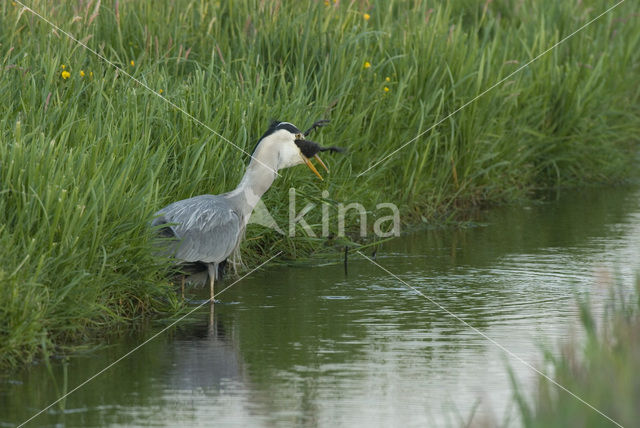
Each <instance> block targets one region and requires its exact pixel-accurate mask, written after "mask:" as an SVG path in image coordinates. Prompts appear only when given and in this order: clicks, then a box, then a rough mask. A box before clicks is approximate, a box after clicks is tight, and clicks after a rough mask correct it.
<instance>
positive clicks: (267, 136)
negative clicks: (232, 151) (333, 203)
mask: <svg viewBox="0 0 640 428" xmlns="http://www.w3.org/2000/svg"><path fill="white" fill-rule="evenodd" d="M327 123H328V121H318V122H316V123H314V124H313V126H312V127H311V128H309V129H308V130H307V131H305V132H302V131H300V130H299V129H298V128H297V127H296V126H295V125H293V124H291V123H289V122H278V121H273V122H271V125H270V126H269V129H267V131H266V132H265V133H264V135H262V137H261V138H260V141H258V144H257V145H256V148H255V150H254V155H253V156H255V157H258V158H260V157H261V156H268V155H274V154H275V155H277V159H278V160H277V169H283V168H290V167H292V166H296V165H301V164H306V165H307V166H308V167H309V169H310V170H311V171H313V173H314V174H316V175H317V176H318V178H320V180H322V176H321V175H320V173H319V172H318V170H317V169H316V167H315V166H314V165H313V164H312V163H311V158H315V159H316V160H317V161H318V162H319V163H320V165H322V167H323V168H324V169H325V170H326V171H327V172H329V170H328V169H327V166H326V165H325V163H324V162H322V159H320V156H318V153H320V152H325V151H330V152H342V151H343V149H341V148H339V147H322V146H320V145H319V144H318V143H315V142H313V141H310V140H307V139H306V136H307V135H309V133H310V132H311V131H313V130H314V129H315V128H318V127H321V126H324V125H326V124H327Z"/></svg>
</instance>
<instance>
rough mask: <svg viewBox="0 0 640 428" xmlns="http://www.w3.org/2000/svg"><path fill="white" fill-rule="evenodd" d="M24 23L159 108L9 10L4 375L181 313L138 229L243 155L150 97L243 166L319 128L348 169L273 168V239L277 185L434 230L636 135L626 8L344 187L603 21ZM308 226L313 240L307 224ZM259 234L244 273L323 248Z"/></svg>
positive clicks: (586, 5)
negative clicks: (317, 123) (277, 172)
mask: <svg viewBox="0 0 640 428" xmlns="http://www.w3.org/2000/svg"><path fill="white" fill-rule="evenodd" d="M30 6H31V7H33V8H34V9H35V10H38V11H41V12H42V13H45V14H46V15H47V17H48V19H50V20H51V21H53V22H55V23H56V24H58V25H60V26H61V27H62V28H64V29H65V31H68V32H70V33H72V34H73V35H74V37H76V38H77V39H78V40H81V41H83V43H86V44H87V45H88V46H90V47H91V48H92V49H95V50H96V51H97V52H99V53H100V54H101V55H103V56H104V57H106V58H108V59H109V61H112V62H113V63H115V64H117V65H118V66H119V67H121V68H122V69H123V70H124V71H126V72H127V73H130V74H132V75H133V76H135V77H136V78H137V79H139V80H141V81H143V82H145V84H147V85H149V87H151V88H152V89H153V90H154V91H155V93H152V92H150V91H148V90H146V89H145V88H143V87H141V86H140V85H138V84H137V83H135V82H134V81H132V80H131V79H129V78H128V77H127V76H125V75H124V74H123V73H122V72H119V71H118V70H116V69H114V68H113V67H111V66H110V65H108V64H107V63H105V62H104V61H102V60H101V59H99V58H98V57H96V56H95V55H93V54H92V53H90V52H89V51H87V50H85V49H83V48H82V47H80V46H79V45H78V44H76V43H75V42H73V41H71V40H70V39H68V38H67V37H66V36H65V35H63V34H60V32H58V31H55V30H53V29H52V28H51V27H50V26H49V25H48V24H46V23H45V22H43V21H41V20H39V19H38V18H36V17H35V16H33V15H32V14H30V13H29V12H27V11H25V10H23V9H22V8H20V7H19V5H17V4H15V5H14V4H12V2H3V3H2V4H0V28H2V29H3V30H4V31H2V32H1V33H0V142H1V143H0V225H1V226H0V266H1V268H0V269H1V270H0V277H1V278H2V284H3V286H2V291H0V346H2V347H3V349H2V351H3V352H1V353H0V361H1V363H2V364H5V363H9V364H17V363H20V362H24V361H28V360H29V359H30V358H33V357H35V356H37V355H38V353H40V352H41V351H42V349H43V348H44V347H45V346H46V347H47V349H53V345H54V344H56V345H60V344H62V343H66V342H67V341H69V340H70V339H71V340H76V341H77V340H79V339H82V338H84V337H85V336H86V335H87V334H88V333H87V332H89V331H95V330H104V329H106V328H108V327H109V326H111V325H114V324H118V323H121V322H123V321H127V320H131V319H133V318H135V317H138V316H140V315H142V314H148V313H153V312H158V311H165V310H167V309H168V308H169V309H174V308H176V307H177V305H176V304H175V302H174V300H173V298H172V290H171V287H170V286H169V284H167V283H166V280H164V279H163V273H164V271H163V270H164V269H165V268H166V263H165V262H162V261H158V260H156V259H155V258H154V257H153V256H152V252H151V243H150V239H149V231H148V228H147V223H148V220H149V219H150V218H151V215H152V213H153V212H154V211H155V210H156V209H158V208H160V207H161V206H163V205H164V204H167V203H168V202H171V201H174V200H177V199H180V198H185V197H189V196H193V195H196V194H201V193H221V192H224V191H227V190H229V189H231V188H233V187H234V186H235V185H236V184H237V182H238V181H239V180H240V177H241V175H242V173H243V170H244V166H245V163H246V156H244V155H242V154H241V153H239V152H238V151H237V150H236V149H235V148H233V147H232V146H231V145H229V144H228V143H226V142H225V141H224V140H222V139H221V138H219V137H218V136H216V135H212V134H211V132H210V131H209V130H207V129H206V128H204V127H202V126H199V125H197V124H196V123H194V121H193V120H191V119H190V118H189V117H187V116H186V115H184V114H183V113H182V112H180V111H178V110H176V109H174V108H172V107H170V106H169V105H168V104H167V103H166V102H165V101H164V100H163V99H162V98H161V97H159V96H158V94H161V95H162V96H163V97H166V98H167V99H168V100H170V101H172V102H174V103H176V104H177V105H179V106H180V107H181V108H182V109H184V110H185V111H187V112H189V113H190V114H192V115H193V116H194V117H196V118H198V119H199V120H200V121H202V122H204V123H206V124H207V125H208V126H209V127H210V128H212V129H215V130H217V131H218V132H220V133H221V134H222V135H224V136H225V137H226V138H228V139H230V140H232V141H233V142H234V143H235V144H237V145H238V146H240V147H242V148H244V149H245V150H246V151H248V152H249V151H251V149H252V147H253V146H254V145H255V142H256V139H257V137H258V136H259V135H261V133H262V132H263V131H264V128H265V126H266V124H267V123H268V121H269V119H270V118H280V119H283V120H289V121H292V122H294V123H297V124H299V125H300V126H305V125H307V124H310V123H311V122H313V121H314V120H316V119H319V118H329V119H331V120H332V124H331V127H329V128H326V129H324V130H323V131H322V133H321V136H320V137H319V140H320V141H321V142H323V143H325V144H326V143H331V144H332V145H333V144H335V145H340V146H346V147H347V148H348V149H349V155H348V156H344V157H339V156H337V157H335V158H334V159H331V161H330V163H331V166H332V173H331V176H330V179H329V180H327V181H325V182H322V183H321V182H318V181H317V180H315V178H314V177H313V176H311V175H309V174H308V172H306V171H304V169H303V168H299V169H292V170H287V171H284V172H283V176H284V178H283V179H280V180H278V181H277V182H276V184H275V186H274V188H273V189H271V191H270V192H268V193H267V195H266V197H265V203H266V204H267V206H268V207H269V209H270V211H271V213H272V214H273V215H274V217H275V219H276V221H277V222H278V223H279V224H281V225H283V224H286V222H287V218H288V200H287V197H288V192H287V190H288V188H289V187H290V186H296V187H297V188H299V189H304V192H305V193H306V194H307V195H309V198H310V200H313V198H316V199H315V200H316V201H317V198H319V197H320V196H319V195H320V193H321V191H322V190H328V191H329V192H330V199H331V200H332V201H345V202H351V201H358V202H361V203H362V204H364V205H365V206H366V207H367V208H368V209H371V210H373V208H374V207H375V206H376V204H378V203H380V202H394V203H396V204H398V205H399V206H400V207H401V209H402V214H403V219H404V221H406V222H413V221H422V220H424V221H439V220H442V219H443V218H448V216H452V215H453V216H455V215H456V213H460V212H463V211H464V210H465V209H466V208H468V207H469V206H471V205H478V204H487V203H499V202H504V201H513V200H518V199H521V198H525V197H527V196H529V195H530V194H531V192H533V191H534V190H536V189H539V188H546V187H549V186H558V185H576V184H579V183H585V182H589V183H594V182H616V181H620V180H624V179H625V178H626V177H628V175H629V173H630V171H632V165H633V157H632V156H631V154H632V153H635V151H636V150H637V143H638V135H640V132H638V131H639V126H638V125H639V120H638V117H639V114H638V105H639V104H638V100H639V98H640V89H639V88H638V86H637V85H636V84H635V80H636V79H635V76H636V75H637V73H638V64H639V56H640V49H639V47H640V46H639V45H640V29H639V27H638V26H637V25H635V22H634V18H633V17H634V15H633V13H634V12H635V11H636V10H635V9H634V7H633V6H632V2H625V3H624V4H622V5H621V6H619V7H618V8H617V9H616V10H615V12H614V13H611V14H609V15H607V16H605V17H603V18H602V19H601V20H599V21H598V22H597V23H594V24H593V25H592V26H590V27H588V28H587V29H586V30H584V31H582V32H580V33H578V34H577V35H576V36H575V37H573V38H571V39H570V40H568V41H567V42H566V43H563V44H562V45H560V46H558V48H557V49H555V50H554V51H553V52H552V53H550V54H548V55H546V56H543V57H542V58H540V59H539V60H538V61H536V62H535V63H534V64H532V65H531V66H530V67H528V68H527V69H526V70H523V71H522V72H521V73H519V74H517V75H514V76H513V77H512V78H511V79H509V81H507V82H505V83H504V84H503V85H500V86H499V87H497V88H495V89H494V90H493V91H492V92H491V93H490V94H487V95H486V96H483V97H481V98H480V99H478V100H477V101H476V102H474V103H473V104H472V105H470V106H468V107H467V108H465V109H464V110H462V111H460V112H459V113H458V114H456V115H455V116H452V117H451V118H450V119H448V120H446V121H444V122H443V123H442V124H440V125H438V126H437V127H435V128H434V129H433V130H432V131H430V132H428V133H426V134H425V135H423V136H422V137H420V138H419V139H418V140H417V141H415V142H414V143H412V144H411V145H409V146H407V147H406V148H405V149H404V150H402V151H401V152H399V153H398V154H397V155H395V156H393V157H391V158H390V159H389V160H388V161H385V162H384V163H383V164H381V165H380V166H379V167H378V168H375V169H373V170H372V171H370V172H369V173H367V174H366V175H364V176H362V177H359V178H355V176H356V175H357V174H358V173H359V172H360V171H363V170H365V169H366V168H367V167H368V166H369V165H371V164H372V163H373V162H375V161H376V160H377V159H380V158H381V157H383V156H384V155H386V154H388V153H391V152H392V151H393V150H395V149H396V148H397V147H398V146H399V145H400V144H402V143H404V142H406V141H409V140H411V139H412V138H414V137H415V136H416V135H417V134H418V132H420V131H422V130H424V129H427V128H428V127H430V126H431V125H432V124H434V123H436V122H437V121H438V120H439V119H440V118H442V117H444V116H446V115H447V114H449V113H450V112H452V111H454V110H455V109H457V108H458V107H460V106H461V105H463V104H464V103H465V102H467V101H468V100H470V99H472V98H474V97H475V96H477V95H478V94H480V93H481V92H482V91H483V90H484V89H485V88H487V87H489V86H491V85H492V84H494V83H495V82H497V81H498V80H500V79H502V78H504V77H505V76H507V75H509V73H511V72H512V71H514V70H515V69H516V68H517V67H518V66H519V65H521V64H524V63H525V62H526V61H528V60H530V59H532V58H534V57H535V56H536V55H537V54H539V53H541V52H543V51H544V50H545V49H547V48H548V47H549V46H551V45H553V44H554V43H556V42H558V41H560V40H561V39H562V38H563V37H564V36H566V35H568V34H570V33H571V32H572V31H573V30H575V29H576V28H578V27H579V26H580V25H582V24H583V23H585V22H586V21H587V20H588V19H590V18H592V17H593V16H595V14H597V13H599V12H600V11H602V10H604V9H605V8H606V7H608V6H610V4H609V3H608V2H606V1H604V0H587V1H583V2H579V3H574V2H556V1H553V0H542V1H537V0H536V1H533V0H528V1H524V2H522V1H510V0H504V1H494V2H490V3H487V4H486V5H484V6H482V5H479V4H477V3H476V2H467V1H455V2H447V3H445V4H442V5H436V4H433V3H432V2H426V1H415V2H404V1H372V2H366V3H362V2H339V3H335V2H334V3H331V2H329V5H325V3H324V2H314V3H312V4H310V5H309V4H303V3H302V2H286V3H282V2H263V1H252V0H243V1H237V2H199V1H194V0H178V1H172V2H115V1H102V2H94V1H80V2H54V1H50V0H39V1H33V2H31V3H30ZM365 14H367V17H368V18H365ZM365 64H368V65H369V66H368V67H365ZM63 66H64V67H63ZM300 202H301V206H302V205H303V200H302V198H301V201H300ZM334 214H335V213H334ZM320 215H321V214H320V210H315V211H313V212H311V213H309V214H308V215H307V216H306V219H307V222H308V223H309V224H311V225H316V226H315V227H317V225H318V224H319V223H320ZM445 216H446V217H445ZM336 227H337V226H336V225H335V224H332V230H333V231H334V232H335V229H336ZM259 233H260V234H261V238H260V239H253V240H248V241H246V243H245V245H244V246H243V252H244V255H245V260H248V261H249V262H251V261H252V260H255V259H258V258H260V257H261V256H262V255H264V254H273V252H274V251H277V250H283V251H284V252H285V253H286V254H288V255H289V256H294V255H300V254H305V255H306V254H309V253H311V252H313V251H315V250H317V249H319V248H321V247H322V246H323V245H324V244H325V242H324V240H322V239H318V238H315V239H311V238H309V237H306V236H304V235H303V234H302V235H301V234H298V236H296V237H287V236H281V235H278V234H277V233H275V232H273V231H260V232H259Z"/></svg>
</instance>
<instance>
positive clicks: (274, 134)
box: [151, 120, 342, 303]
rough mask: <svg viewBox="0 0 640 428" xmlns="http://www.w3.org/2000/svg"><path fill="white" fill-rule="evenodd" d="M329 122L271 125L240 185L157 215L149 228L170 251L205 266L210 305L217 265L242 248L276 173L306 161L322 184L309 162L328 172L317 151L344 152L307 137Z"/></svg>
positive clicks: (254, 153)
mask: <svg viewBox="0 0 640 428" xmlns="http://www.w3.org/2000/svg"><path fill="white" fill-rule="evenodd" d="M327 123H328V121H327V120H320V121H318V122H315V123H314V124H313V125H312V126H311V127H310V128H309V129H307V130H306V131H305V132H301V131H300V130H299V129H298V128H297V127H296V126H294V125H293V124H291V123H289V122H278V121H274V122H272V123H271V125H270V126H269V129H267V131H266V132H265V133H264V134H263V135H262V137H261V138H260V140H259V141H258V143H257V144H256V147H255V149H254V151H253V155H252V156H251V160H250V162H249V166H248V167H247V170H246V171H245V174H244V176H243V177H242V180H241V181H240V184H238V187H236V188H235V189H234V190H232V191H230V192H228V193H223V194H220V195H199V196H195V197H192V198H189V199H184V200H181V201H177V202H174V203H172V204H170V205H167V206H166V207H164V208H162V209H161V210H159V211H158V212H156V213H155V215H154V217H155V218H154V219H153V221H152V223H151V225H152V226H153V227H157V228H158V230H159V233H160V234H161V235H162V236H163V237H166V238H171V243H170V244H169V246H168V248H167V251H168V253H169V254H170V255H171V256H173V257H174V258H175V259H176V260H178V261H179V262H182V263H192V264H199V265H202V264H204V265H206V269H207V273H208V282H209V289H210V293H211V303H213V301H214V300H213V298H214V282H215V280H216V279H218V276H219V274H220V272H219V269H218V267H219V265H220V264H221V263H223V262H225V261H226V260H227V258H228V257H229V255H231V253H232V252H233V251H234V250H235V249H236V248H237V246H238V245H239V244H240V240H241V239H242V236H243V232H244V229H245V227H246V225H247V222H248V221H249V217H250V215H251V212H252V211H253V208H254V207H255V206H256V204H257V203H258V201H259V200H260V198H261V197H262V195H263V194H264V193H265V192H266V191H267V190H268V189H269V187H271V184H272V183H273V182H274V180H275V179H276V176H277V175H278V174H277V171H278V170H280V169H284V168H289V167H293V166H296V165H301V164H303V163H304V164H306V165H307V166H308V167H309V169H311V171H313V173H314V174H316V175H317V176H318V177H319V178H320V179H321V180H322V176H321V175H320V173H318V170H317V169H316V168H315V167H314V165H313V164H312V163H311V160H310V159H311V158H315V159H316V160H317V161H318V162H319V163H320V165H322V166H323V167H324V169H325V170H327V172H328V169H327V167H326V165H325V164H324V162H322V160H321V159H320V157H319V156H318V153H319V152H324V151H330V152H339V151H342V149H340V148H338V147H322V146H320V145H319V144H317V143H315V142H313V141H310V140H307V139H306V136H307V135H308V134H309V133H310V132H311V131H313V130H315V129H316V128H318V127H321V126H324V125H326V124H327Z"/></svg>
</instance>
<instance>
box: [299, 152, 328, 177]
mask: <svg viewBox="0 0 640 428" xmlns="http://www.w3.org/2000/svg"><path fill="white" fill-rule="evenodd" d="M316 157H318V156H317V155H316ZM302 159H304V163H306V164H307V166H308V167H309V169H310V170H311V171H313V173H314V174H315V175H317V176H318V178H319V179H320V180H322V181H324V178H322V176H321V175H320V173H319V172H318V170H317V169H316V167H315V166H313V164H312V163H311V161H310V160H309V158H308V157H306V156H305V155H302ZM320 162H322V161H320ZM322 165H323V166H324V164H322ZM325 168H326V166H325Z"/></svg>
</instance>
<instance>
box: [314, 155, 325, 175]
mask: <svg viewBox="0 0 640 428" xmlns="http://www.w3.org/2000/svg"><path fill="white" fill-rule="evenodd" d="M314 158H316V159H317V161H318V162H320V165H322V167H323V168H324V170H325V171H327V173H328V172H329V168H327V166H326V165H325V164H324V162H322V159H320V156H318V155H315V156H314Z"/></svg>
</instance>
